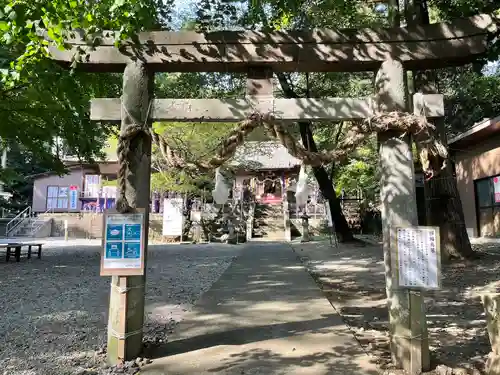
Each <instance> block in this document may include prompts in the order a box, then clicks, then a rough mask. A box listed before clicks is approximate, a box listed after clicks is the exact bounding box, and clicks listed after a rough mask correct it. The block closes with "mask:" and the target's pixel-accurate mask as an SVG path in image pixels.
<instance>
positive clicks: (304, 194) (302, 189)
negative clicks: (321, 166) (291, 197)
mask: <svg viewBox="0 0 500 375" xmlns="http://www.w3.org/2000/svg"><path fill="white" fill-rule="evenodd" d="M307 180H308V178H307V172H306V166H305V165H304V164H302V165H301V167H300V173H299V180H298V181H297V187H296V189H295V201H296V202H297V206H298V207H302V206H305V205H306V203H307V198H308V197H309V186H308V184H307Z"/></svg>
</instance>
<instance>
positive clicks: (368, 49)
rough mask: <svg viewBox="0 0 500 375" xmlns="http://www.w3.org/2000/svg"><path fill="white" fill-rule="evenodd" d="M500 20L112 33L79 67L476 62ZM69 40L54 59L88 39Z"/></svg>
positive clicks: (317, 67) (315, 67) (328, 67)
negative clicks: (118, 42) (131, 38)
mask: <svg viewBox="0 0 500 375" xmlns="http://www.w3.org/2000/svg"><path fill="white" fill-rule="evenodd" d="M498 23H499V19H498V18H497V17H496V16H494V15H489V14H482V15H477V16H474V17H470V18H464V19H459V20H454V21H453V22H451V23H436V24H432V25H425V26H412V27H405V28H378V29H372V28H365V29H359V30H355V29H343V30H330V29H319V30H313V31H290V32H287V31H280V32H269V33H264V32H257V31H218V32H211V33H204V34H202V33H196V32H191V31H182V32H170V31H156V32H144V33H140V34H139V35H138V40H139V44H137V43H132V42H125V44H124V45H123V46H122V47H121V48H120V49H118V48H116V47H115V40H114V39H113V38H111V37H103V38H99V43H98V47H96V48H95V50H91V51H89V52H88V54H87V56H85V58H84V59H83V61H82V62H81V64H80V68H81V69H85V70H89V71H100V72H106V71H107V72H123V69H124V68H125V65H126V64H127V63H128V62H130V61H131V60H134V59H139V60H142V61H143V62H145V63H146V64H147V65H148V69H149V70H151V71H156V72H244V73H246V72H247V70H248V67H249V66H250V65H254V66H261V67H262V66H265V67H267V68H270V69H272V70H273V71H274V72H293V71H302V72H318V71H342V72H349V71H369V70H376V69H378V67H379V66H380V64H381V63H382V62H383V61H384V60H386V59H387V58H389V57H390V56H398V59H399V60H400V61H402V62H403V64H404V66H405V68H407V69H410V70H425V69H434V68H439V67H445V66H450V65H457V64H458V65H460V64H464V63H468V62H471V61H473V60H474V59H476V58H477V57H478V56H479V55H481V54H483V53H485V52H486V50H487V46H488V41H489V39H490V37H491V36H492V35H493V34H494V33H496V32H497V31H498V29H499V27H498ZM107 34H109V35H113V33H112V32H109V33H105V35H107ZM66 41H67V43H68V44H69V45H71V48H70V49H69V50H62V51H61V50H59V49H58V48H56V47H55V46H50V47H49V51H50V54H51V56H52V58H53V59H55V60H58V61H60V62H61V63H63V64H69V63H71V62H72V61H73V57H74V55H75V52H76V51H77V49H78V48H81V47H84V46H86V45H87V43H86V42H85V41H84V40H83V39H82V38H79V37H75V38H73V39H67V40H66Z"/></svg>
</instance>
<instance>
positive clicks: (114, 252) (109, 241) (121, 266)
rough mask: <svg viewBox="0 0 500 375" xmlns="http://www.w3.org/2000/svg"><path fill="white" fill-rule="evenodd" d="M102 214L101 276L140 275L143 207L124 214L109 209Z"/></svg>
mask: <svg viewBox="0 0 500 375" xmlns="http://www.w3.org/2000/svg"><path fill="white" fill-rule="evenodd" d="M103 216H104V219H103V236H102V251H101V276H113V275H116V276H136V275H143V274H144V253H145V251H146V249H145V238H146V236H147V233H146V210H145V209H142V208H141V209H136V212H134V213H126V214H120V213H118V212H116V211H114V210H113V211H111V210H110V211H107V212H105V213H104V215H103Z"/></svg>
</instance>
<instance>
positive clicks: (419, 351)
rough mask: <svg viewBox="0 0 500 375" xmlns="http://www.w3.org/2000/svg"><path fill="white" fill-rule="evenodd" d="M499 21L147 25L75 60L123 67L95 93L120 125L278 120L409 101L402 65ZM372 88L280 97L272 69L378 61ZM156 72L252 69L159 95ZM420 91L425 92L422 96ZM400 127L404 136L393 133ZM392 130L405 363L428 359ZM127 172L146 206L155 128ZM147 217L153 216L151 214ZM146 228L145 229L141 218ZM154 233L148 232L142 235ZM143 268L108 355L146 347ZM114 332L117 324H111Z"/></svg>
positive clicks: (125, 296) (119, 312) (94, 108)
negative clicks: (215, 87)
mask: <svg viewBox="0 0 500 375" xmlns="http://www.w3.org/2000/svg"><path fill="white" fill-rule="evenodd" d="M496 30H497V26H496V20H495V17H494V16H490V15H479V16H475V17H471V18H467V19H461V20H457V21H455V22H453V23H449V24H433V25H426V26H418V27H407V28H385V29H361V30H340V31H334V30H315V31H303V32H273V33H261V32H252V31H235V32H225V31H224V32H214V33H207V34H198V33H194V32H163V31H160V32H147V33H140V34H139V36H138V37H139V43H140V45H141V48H138V46H137V45H136V44H135V43H132V42H131V43H126V44H125V45H124V46H123V47H121V48H120V49H118V48H115V47H114V40H112V39H111V38H102V39H101V41H100V43H99V46H98V47H96V48H95V49H93V50H89V51H88V53H87V55H86V56H85V57H84V58H83V59H81V62H80V65H79V67H80V68H82V69H86V70H89V71H95V72H124V78H123V95H122V99H121V100H120V99H94V100H93V101H92V105H91V118H92V119H93V120H102V121H116V122H118V121H120V122H121V132H122V134H123V133H125V132H126V131H127V129H130V127H132V126H136V125H137V123H140V124H144V125H145V126H151V124H152V121H224V122H228V121H240V120H243V119H245V118H246V117H247V116H248V115H249V114H250V113H251V112H252V111H258V112H261V113H272V114H273V115H274V116H275V117H277V118H279V119H282V120H283V121H298V120H349V119H365V118H368V117H370V116H371V115H372V114H373V111H374V110H375V109H376V110H384V111H401V112H407V111H408V107H409V105H408V98H407V95H406V87H405V85H406V76H405V71H404V68H406V69H411V70H427V69H434V68H439V67H444V66H449V65H454V64H464V63H467V62H469V61H472V60H473V59H474V58H475V57H477V56H478V55H481V54H483V53H484V52H485V51H486V49H487V43H488V39H489V36H490V35H491V33H492V32H495V31H496ZM67 42H68V43H69V44H71V45H72V48H71V49H70V50H66V51H60V50H58V49H57V48H55V47H54V48H50V53H51V55H52V58H53V59H55V60H58V61H60V62H61V63H63V64H67V65H69V64H70V63H71V62H72V60H73V58H74V56H75V54H76V53H77V51H79V49H80V48H81V47H83V46H84V45H85V44H86V43H85V42H84V41H83V40H82V39H79V38H76V39H68V40H67ZM376 70H378V73H377V76H376V89H377V95H376V97H375V98H359V99H344V98H326V99H276V98H273V91H272V74H273V72H292V71H300V72H318V71H344V72H349V71H376ZM154 72H245V73H247V74H248V80H247V82H248V83H247V95H246V98H245V99H236V100H218V99H191V100H186V99H153V96H152V92H153V73H154ZM420 98H422V97H421V96H420ZM414 110H418V111H419V113H421V111H422V110H423V111H424V113H425V114H426V115H427V116H428V117H439V116H442V115H443V113H444V110H443V98H442V96H441V95H425V96H423V101H422V100H420V101H419V102H418V103H417V101H415V103H414ZM395 135H397V136H395ZM399 135H400V134H394V133H391V132H387V134H383V135H381V136H380V137H379V140H380V143H381V147H380V166H381V171H382V182H381V184H382V186H381V200H382V202H383V215H382V217H383V227H384V228H385V230H384V258H385V264H386V281H387V298H388V305H389V316H390V331H391V351H392V355H393V360H394V361H395V362H396V364H397V365H398V366H400V367H403V368H404V369H406V370H407V371H409V372H410V373H412V374H414V373H419V372H420V371H421V369H422V368H423V369H425V368H427V367H428V366H429V352H428V342H427V340H428V339H427V329H426V321H425V314H424V315H423V316H422V311H423V308H422V306H423V305H422V296H421V295H418V294H413V293H412V294H411V295H410V293H409V292H408V291H402V290H397V289H394V288H393V284H392V283H393V273H392V269H393V267H395V264H394V262H395V260H394V259H391V257H390V247H391V245H392V246H394V245H393V243H394V241H391V238H392V239H394V236H395V233H394V228H395V227H396V226H409V225H416V224H417V216H416V212H417V210H416V201H415V191H414V181H413V178H414V177H413V175H414V171H413V158H412V154H411V148H410V143H409V140H408V138H407V139H401V138H400V137H399ZM130 149H131V150H132V151H131V152H132V153H133V155H131V156H132V157H130V158H129V164H130V168H131V169H133V170H134V172H135V173H134V174H133V175H132V176H129V177H128V178H127V180H126V181H125V182H126V190H125V193H126V198H127V201H128V204H129V205H130V206H131V207H132V208H143V209H146V217H147V210H148V206H149V187H150V168H151V138H150V137H148V136H146V135H139V136H138V137H137V138H135V139H134V140H133V141H132V144H131V147H130ZM146 222H147V220H146ZM146 233H147V229H146ZM146 245H147V239H146ZM144 283H145V276H142V277H141V276H129V277H122V276H120V277H118V276H113V278H112V285H113V286H114V287H112V288H111V298H110V310H109V312H110V314H109V325H108V360H109V361H110V362H111V363H116V362H118V361H120V360H129V359H132V358H135V357H136V356H138V355H139V354H140V352H141V349H142V326H143V320H144ZM116 332H118V333H119V334H115V333H116Z"/></svg>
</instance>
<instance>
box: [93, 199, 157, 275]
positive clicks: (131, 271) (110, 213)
mask: <svg viewBox="0 0 500 375" xmlns="http://www.w3.org/2000/svg"><path fill="white" fill-rule="evenodd" d="M129 215H140V216H141V219H140V225H141V229H140V239H139V241H137V240H135V239H134V240H129V242H127V240H126V235H125V225H127V223H126V222H124V223H123V224H121V225H123V233H122V238H121V239H116V242H117V243H121V244H122V249H121V251H122V258H121V259H124V255H125V246H126V244H127V243H130V242H133V243H137V242H139V251H140V253H139V259H140V267H134V268H129V267H115V268H107V267H105V260H106V245H107V243H108V242H109V240H108V227H107V224H108V219H109V218H110V217H119V216H122V217H123V216H129ZM146 217H147V212H146V209H144V208H137V209H135V212H131V213H126V214H120V213H118V212H117V211H116V210H107V211H105V212H104V214H103V223H102V227H103V234H102V246H101V276H141V275H144V265H145V257H146V251H147V249H146V239H147V235H148V234H147V233H146ZM116 225H120V224H116ZM130 225H137V220H136V221H134V222H133V223H130Z"/></svg>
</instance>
